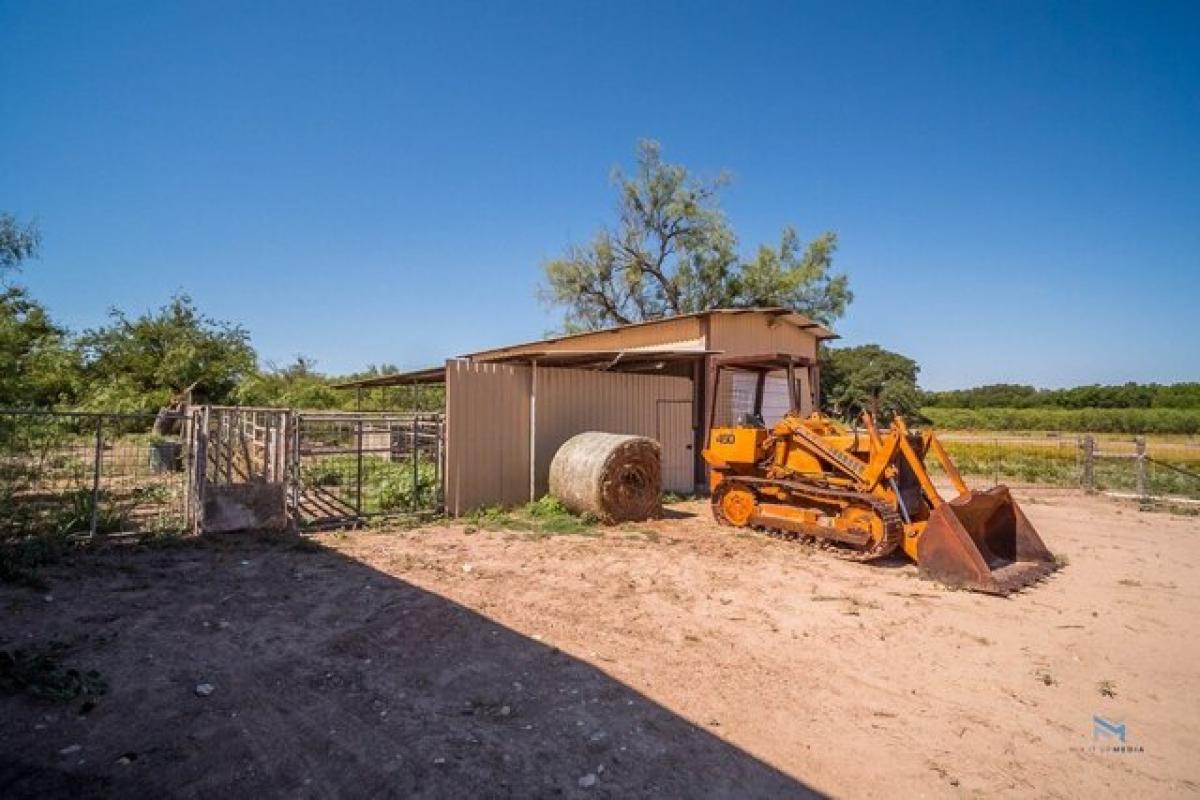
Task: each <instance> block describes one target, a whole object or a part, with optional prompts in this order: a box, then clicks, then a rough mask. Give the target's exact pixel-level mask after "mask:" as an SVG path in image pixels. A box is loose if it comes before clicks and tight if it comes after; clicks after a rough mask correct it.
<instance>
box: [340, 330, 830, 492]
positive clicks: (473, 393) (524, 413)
mask: <svg viewBox="0 0 1200 800" xmlns="http://www.w3.org/2000/svg"><path fill="white" fill-rule="evenodd" d="M832 338H836V336H835V334H833V333H832V332H831V331H829V330H828V329H826V328H825V327H823V326H821V325H820V324H818V323H816V322H814V321H813V320H811V319H809V318H807V317H805V316H803V315H801V314H797V313H795V312H792V311H788V310H787V309H783V308H751V309H714V310H712V311H705V312H701V313H697V314H688V315H684V316H677V317H668V318H665V319H660V320H654V321H651V322H643V323H636V324H632V325H623V326H620V327H615V328H609V329H606V330H600V331H589V332H587V333H579V334H572V335H567V336H560V337H556V338H550V339H543V340H540V341H536V342H527V343H524V344H516V345H510V346H506V347H497V348H493V349H490V350H481V351H478V352H475V353H468V354H466V355H464V356H460V357H458V358H453V359H450V360H448V361H447V362H446V364H445V366H442V367H435V368H432V369H426V370H420V371H416V372H408V373H401V374H395V375H385V376H381V377H377V378H370V379H365V380H361V381H355V382H353V383H348V384H344V386H343V388H374V387H380V386H404V385H410V384H411V385H419V384H429V383H444V384H445V388H446V408H445V412H446V465H445V471H444V481H445V486H444V496H445V504H446V510H447V511H448V512H449V513H451V514H455V515H457V514H462V513H465V512H467V511H470V510H472V509H474V508H478V507H480V506H486V505H493V504H504V505H510V504H518V503H524V502H526V501H528V500H532V499H536V498H538V497H540V496H541V495H543V494H544V493H545V492H546V490H547V483H548V475H549V469H550V461H551V459H552V458H553V457H554V454H555V452H556V451H557V450H558V448H559V447H560V446H561V445H562V443H563V442H565V441H566V440H567V439H569V438H571V437H572V436H574V435H575V434H577V433H582V432H583V431H588V430H601V431H608V432H610V433H627V434H636V435H641V436H649V437H652V438H654V439H657V440H658V441H659V442H660V444H661V445H662V457H663V488H664V490H666V491H671V492H676V493H680V494H690V493H692V492H694V491H697V490H698V489H702V487H703V486H704V485H705V465H704V461H703V459H702V458H701V457H700V451H701V449H702V447H703V443H704V442H705V441H706V439H707V426H708V416H707V414H706V413H705V411H706V409H707V407H708V398H709V397H711V396H712V394H713V392H714V391H716V392H718V393H719V394H720V396H719V398H718V399H719V400H720V402H721V403H722V404H727V405H728V406H729V407H731V408H736V407H737V406H738V405H739V403H741V402H743V398H745V397H749V396H750V395H751V394H752V393H753V387H750V386H740V385H738V384H737V383H734V384H733V385H729V386H721V387H715V386H714V374H715V371H716V370H715V365H716V363H718V360H719V359H722V358H734V357H745V356H765V355H771V356H776V355H780V354H782V355H785V356H787V357H789V358H790V359H792V360H793V362H794V363H795V364H796V365H797V366H808V365H813V364H815V363H816V359H817V348H818V347H819V346H820V343H821V342H822V341H823V340H827V339H832ZM797 375H798V377H799V380H800V381H801V383H802V386H801V391H800V397H801V406H802V408H801V410H802V411H804V412H805V413H808V412H809V411H811V410H812V409H813V408H814V407H815V405H816V403H817V401H818V397H817V387H816V386H812V385H809V377H808V372H807V371H806V370H798V371H797ZM786 410H787V388H786V380H785V379H784V378H783V377H782V375H779V376H771V377H770V378H769V379H768V383H767V386H766V400H765V402H764V407H763V416H764V417H765V418H766V421H767V422H768V423H770V422H772V421H773V420H774V419H777V418H778V417H779V416H781V415H782V414H783V412H784V411H786Z"/></svg>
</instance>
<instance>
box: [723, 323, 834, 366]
mask: <svg viewBox="0 0 1200 800" xmlns="http://www.w3.org/2000/svg"><path fill="white" fill-rule="evenodd" d="M709 324H710V325H711V327H710V329H709V336H708V346H709V348H711V349H713V350H722V351H724V353H725V355H727V356H735V355H759V354H760V353H791V354H792V355H797V356H804V357H806V358H816V357H817V337H815V336H813V335H812V334H811V333H808V332H807V331H802V330H800V329H799V328H797V327H796V326H795V325H792V324H791V323H788V322H783V321H781V320H777V319H771V318H769V317H768V316H766V315H764V314H714V315H713V316H712V317H711V319H710V323H709Z"/></svg>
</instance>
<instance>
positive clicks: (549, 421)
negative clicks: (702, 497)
mask: <svg viewBox="0 0 1200 800" xmlns="http://www.w3.org/2000/svg"><path fill="white" fill-rule="evenodd" d="M535 391H536V394H537V420H536V434H535V439H536V445H535V450H534V455H535V463H534V473H535V491H536V494H537V495H539V496H540V495H542V494H544V493H545V492H546V491H547V490H548V488H549V474H550V461H551V460H552V459H553V458H554V454H555V453H556V452H558V448H559V447H561V446H562V444H563V442H565V441H566V440H567V439H569V438H571V437H572V436H574V435H575V434H577V433H583V432H584V431H604V432H606V433H624V434H633V435H636V436H649V437H651V438H653V439H660V438H661V437H662V435H663V433H662V432H661V431H660V430H659V408H658V407H659V404H660V402H674V403H682V404H686V406H685V407H684V410H683V412H682V414H681V415H680V416H679V417H677V418H681V419H686V420H688V426H689V427H688V429H687V431H688V434H689V435H690V433H691V428H690V425H691V422H690V421H691V419H692V416H691V401H692V382H691V380H689V379H688V378H676V377H664V376H659V375H638V374H634V373H618V372H596V371H593V370H576V369H547V368H539V369H538V370H537V378H536V386H535ZM671 438H672V441H673V442H674V440H675V439H677V438H679V434H678V432H677V431H676V432H672V436H671ZM693 458H694V454H693V453H692V451H690V450H687V449H684V448H676V447H672V448H671V449H670V451H668V452H664V465H663V466H664V473H666V472H667V471H670V473H671V474H672V475H679V474H688V475H690V474H691V470H692V463H693V462H692V459H693ZM668 459H669V461H668ZM680 460H686V464H684V463H676V462H677V461H680ZM671 488H672V490H673V491H680V489H679V488H676V487H671ZM692 488H693V487H692V485H691V484H690V482H689V485H688V486H686V487H683V489H682V490H683V491H690V490H691V489H692Z"/></svg>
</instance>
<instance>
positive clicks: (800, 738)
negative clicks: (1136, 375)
mask: <svg viewBox="0 0 1200 800" xmlns="http://www.w3.org/2000/svg"><path fill="white" fill-rule="evenodd" d="M1018 498H1019V499H1020V500H1021V501H1022V503H1023V506H1024V508H1025V510H1026V512H1027V513H1028V515H1029V516H1030V518H1031V519H1032V520H1033V522H1034V524H1035V525H1036V526H1037V527H1038V528H1039V529H1040V531H1041V532H1042V535H1043V538H1045V539H1046V541H1047V543H1048V544H1049V545H1050V547H1051V549H1052V550H1054V551H1055V552H1057V553H1061V554H1064V555H1066V556H1067V557H1068V558H1069V565H1068V567H1067V568H1066V569H1065V570H1063V571H1061V572H1059V573H1057V574H1056V575H1054V576H1052V577H1051V578H1050V579H1048V580H1046V581H1044V582H1042V583H1041V584H1039V585H1037V586H1036V587H1033V588H1032V589H1029V590H1027V591H1025V592H1022V593H1021V594H1019V595H1016V596H1014V597H1011V598H1008V599H1000V598H994V597H987V596H982V595H977V594H971V593H965V592H951V591H946V590H943V589H940V588H938V587H936V586H934V585H931V584H929V583H926V582H923V581H920V580H918V579H917V578H916V574H915V569H914V568H913V567H911V566H909V565H906V564H904V563H903V562H900V561H897V562H893V563H888V564H885V565H882V566H871V565H857V564H850V563H844V562H839V561H836V560H834V559H832V558H830V557H829V556H828V555H826V554H822V553H820V552H817V551H811V550H809V549H807V548H804V547H802V546H799V545H796V544H791V543H787V542H782V541H776V540H773V539H769V538H766V537H760V536H757V535H734V534H731V533H730V532H729V531H728V530H726V529H718V528H716V527H715V526H714V525H712V524H711V522H710V521H709V517H708V513H707V510H706V508H704V507H703V506H702V505H700V504H685V505H683V506H677V507H676V509H677V511H678V512H679V514H678V516H677V518H674V519H666V520H662V521H659V522H656V523H653V524H647V525H639V526H633V527H632V528H624V529H610V530H607V531H605V532H604V533H603V535H601V536H597V537H582V536H558V537H550V538H538V537H535V536H531V535H528V534H519V533H511V532H487V531H478V532H473V533H472V532H468V531H467V530H464V528H463V526H460V525H455V526H444V527H431V528H425V529H421V530H414V531H407V532H389V533H378V532H358V533H349V534H323V535H320V536H317V537H315V540H316V541H317V542H319V543H320V545H321V546H320V547H313V546H311V545H308V544H301V543H298V542H297V540H294V539H283V540H276V541H271V540H265V539H263V538H261V537H247V536H225V537H222V538H219V539H217V540H214V541H208V542H205V543H204V544H202V545H199V546H188V547H183V548H172V549H144V548H120V547H115V548H112V549H111V550H109V551H106V552H103V553H100V554H96V555H91V556H88V557H87V558H86V559H85V560H82V561H79V562H76V563H75V564H72V565H70V566H63V567H59V568H57V569H55V570H53V571H52V572H50V573H49V577H50V580H51V585H52V588H51V590H50V595H51V596H52V599H49V600H47V599H46V598H45V597H43V595H42V594H41V593H34V592H31V591H29V590H26V589H19V588H15V587H7V586H6V587H0V607H2V608H3V609H4V612H3V615H2V617H0V647H2V648H5V649H7V648H11V647H14V646H22V645H28V644H30V643H32V642H37V641H46V640H49V639H57V640H61V641H64V642H67V643H68V644H70V645H71V647H72V650H71V652H70V654H69V656H68V659H67V660H68V661H69V662H70V663H72V664H74V665H77V666H80V667H82V668H95V669H97V670H99V671H100V672H101V673H102V674H103V675H104V676H105V677H106V679H107V680H108V682H109V685H110V690H109V692H108V694H106V695H105V696H103V697H102V698H100V700H99V702H98V704H97V705H96V707H95V709H94V710H91V711H90V713H87V714H83V715H81V714H80V713H79V709H80V701H78V700H76V701H74V702H73V703H72V704H69V705H63V704H57V705H54V704H48V703H45V702H41V701H34V700H32V699H29V698H27V697H16V698H13V697H9V698H4V699H0V713H2V716H3V720H4V724H3V727H2V728H0V795H3V796H6V797H14V796H35V795H36V796H54V795H67V794H70V795H72V796H82V797H86V796H122V797H130V796H164V795H170V796H182V797H217V796H252V795H253V796H258V797H264V798H265V797H280V796H287V797H354V796H388V795H394V796H400V795H413V794H417V795H425V796H447V797H448V796H467V795H476V796H492V797H507V796H522V797H526V796H618V795H660V796H682V795H686V796H728V795H731V794H736V795H741V796H774V797H779V796H804V795H810V794H826V795H841V796H862V797H896V796H914V795H916V796H935V797H936V796H947V797H951V796H960V795H965V796H976V797H985V796H994V795H1021V796H1045V797H1086V796H1106V797H1107V796H1125V795H1130V794H1136V795H1140V796H1147V797H1149V796H1168V795H1171V796H1176V795H1180V794H1196V793H1198V792H1200V758H1197V756H1196V753H1197V752H1200V631H1198V628H1197V619H1200V581H1198V578H1200V569H1198V568H1200V519H1198V518H1195V517H1191V518H1189V517H1172V516H1167V515H1162V514H1154V513H1140V512H1138V511H1137V510H1136V509H1134V508H1131V507H1129V506H1122V505H1118V504H1116V503H1115V502H1113V501H1111V500H1104V499H1099V498H1088V497H1083V496H1080V495H1078V494H1066V493H1051V492H1040V493H1036V494H1034V493H1032V492H1029V491H1021V492H1019V493H1018ZM199 683H210V684H212V686H213V687H214V688H213V692H212V694H211V695H210V696H207V697H200V696H197V694H196V692H195V688H196V686H197V684H199ZM1102 688H1106V689H1108V690H1109V691H1108V694H1112V695H1114V696H1107V694H1106V693H1105V692H1103V691H1102ZM1093 715H1099V716H1101V717H1104V718H1106V719H1108V720H1110V721H1114V722H1123V723H1124V724H1125V725H1126V731H1127V741H1126V752H1113V751H1112V749H1111V748H1112V747H1113V746H1114V744H1115V742H1114V741H1113V740H1111V739H1100V740H1096V739H1094V738H1093V735H1094V734H1093Z"/></svg>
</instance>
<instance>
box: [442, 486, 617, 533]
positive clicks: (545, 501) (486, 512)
mask: <svg viewBox="0 0 1200 800" xmlns="http://www.w3.org/2000/svg"><path fill="white" fill-rule="evenodd" d="M465 521H466V523H467V526H468V528H475V529H480V528H482V529H483V530H489V531H500V530H504V531H523V532H527V533H533V534H539V535H543V536H556V535H564V534H567V535H570V534H575V535H583V536H598V535H599V532H598V531H597V530H596V527H597V525H598V524H599V523H598V521H597V520H596V518H595V517H593V516H591V515H590V514H573V513H571V512H570V511H568V510H567V509H566V507H564V506H563V504H562V503H561V502H559V500H558V498H556V497H551V496H550V495H545V496H544V497H542V498H540V499H538V500H534V501H533V502H531V503H526V504H525V505H524V506H520V507H518V508H505V507H502V506H490V507H488V508H481V509H479V510H478V511H474V512H472V513H471V514H468V515H467V516H466V517H465Z"/></svg>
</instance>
